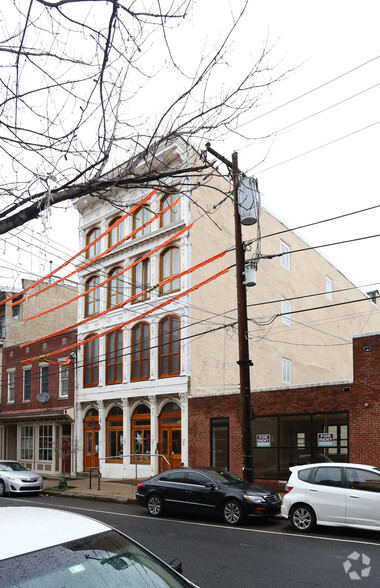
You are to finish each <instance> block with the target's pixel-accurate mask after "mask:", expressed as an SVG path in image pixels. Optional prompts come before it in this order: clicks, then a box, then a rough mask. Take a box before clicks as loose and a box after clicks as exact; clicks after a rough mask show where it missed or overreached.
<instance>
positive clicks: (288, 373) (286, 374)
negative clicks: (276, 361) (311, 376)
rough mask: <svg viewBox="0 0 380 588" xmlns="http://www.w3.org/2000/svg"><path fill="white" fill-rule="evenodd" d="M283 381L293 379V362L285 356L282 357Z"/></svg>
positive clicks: (288, 382) (289, 381) (288, 381)
mask: <svg viewBox="0 0 380 588" xmlns="http://www.w3.org/2000/svg"><path fill="white" fill-rule="evenodd" d="M282 381H283V382H285V383H286V384H290V383H291V381H292V362H291V361H290V359H285V358H284V357H283V358H282Z"/></svg>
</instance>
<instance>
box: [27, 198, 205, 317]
mask: <svg viewBox="0 0 380 588" xmlns="http://www.w3.org/2000/svg"><path fill="white" fill-rule="evenodd" d="M178 200H179V198H178V199H177V200H176V201H175V202H173V203H172V204H171V205H169V206H167V207H166V208H165V209H164V210H162V211H161V213H160V214H164V213H165V212H167V210H168V209H169V208H171V206H174V204H175V203H176V202H178ZM149 222H152V220H151V221H149ZM146 224H148V222H147V223H144V225H142V226H141V227H139V228H138V229H136V230H135V231H133V232H132V233H130V235H134V234H135V233H136V232H137V231H138V230H141V229H142V228H144V227H145V225H146ZM193 224H194V223H191V224H190V225H187V226H186V227H185V228H183V229H181V231H179V232H178V233H176V234H175V235H173V236H172V237H170V239H168V240H167V241H165V242H164V243H162V244H161V245H158V246H157V247H155V248H154V249H152V251H149V252H148V253H146V254H145V255H143V256H142V257H139V258H138V259H136V260H135V261H133V262H132V263H131V264H130V265H128V266H127V267H125V268H123V269H121V270H120V271H119V272H117V273H116V274H112V276H110V277H109V278H106V279H105V280H103V282H100V283H99V284H97V285H96V286H93V287H92V288H89V289H88V290H86V291H85V292H82V293H81V294H78V296H74V297H73V298H70V300H66V301H65V302H62V303H61V304H58V305H57V306H53V307H52V308H48V309H47V310H44V311H42V312H39V313H38V314H34V315H33V316H29V317H27V318H26V319H25V321H31V320H32V319H35V318H38V317H41V316H43V315H45V314H48V313H49V312H53V311H54V310H58V309H59V308H62V307H63V306H67V305H68V304H71V302H75V300H79V298H83V296H87V294H89V293H90V292H93V291H94V290H96V289H97V288H100V287H101V286H104V285H105V284H108V283H109V282H111V281H112V280H115V279H116V278H118V277H119V276H121V275H122V274H124V273H125V272H127V271H128V270H130V269H131V268H133V267H134V266H135V265H137V264H138V263H140V262H142V261H144V259H147V258H148V257H150V256H151V255H153V254H154V253H156V251H158V250H159V249H161V248H162V247H165V246H166V245H168V244H169V243H170V242H171V241H173V240H174V239H176V238H177V237H179V236H180V235H181V234H182V233H184V232H185V231H186V230H187V229H191V227H192V226H193ZM120 243H122V241H119V243H118V244H120ZM40 292H42V290H40ZM29 298H31V297H29ZM29 298H28V299H29Z"/></svg>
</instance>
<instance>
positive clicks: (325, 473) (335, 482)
mask: <svg viewBox="0 0 380 588" xmlns="http://www.w3.org/2000/svg"><path fill="white" fill-rule="evenodd" d="M307 498H308V502H309V504H310V505H311V506H312V507H313V508H314V510H315V512H316V515H317V522H320V523H323V522H326V523H338V524H344V523H345V520H346V489H345V488H344V483H343V479H342V470H341V468H340V467H323V466H321V467H319V468H317V470H316V473H315V478H314V482H313V483H312V484H310V486H308V488H307Z"/></svg>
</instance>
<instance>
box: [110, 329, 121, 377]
mask: <svg viewBox="0 0 380 588" xmlns="http://www.w3.org/2000/svg"><path fill="white" fill-rule="evenodd" d="M122 380H123V331H121V330H117V331H113V332H112V333H109V334H108V335H107V355H106V384H119V383H120V382H122Z"/></svg>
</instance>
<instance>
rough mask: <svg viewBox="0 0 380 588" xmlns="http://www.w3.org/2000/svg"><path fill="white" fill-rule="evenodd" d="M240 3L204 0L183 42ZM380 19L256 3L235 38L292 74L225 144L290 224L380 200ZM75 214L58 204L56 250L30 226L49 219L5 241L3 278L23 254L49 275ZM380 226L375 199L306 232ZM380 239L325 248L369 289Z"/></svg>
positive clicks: (241, 54) (220, 22)
mask: <svg viewBox="0 0 380 588" xmlns="http://www.w3.org/2000/svg"><path fill="white" fill-rule="evenodd" d="M240 4H241V2H240V0H199V1H198V3H197V6H196V9H195V13H194V21H193V23H191V24H189V26H188V27H187V30H186V31H182V33H181V35H180V36H179V38H178V47H177V51H182V52H185V53H186V52H187V53H189V54H190V53H191V52H192V51H193V52H194V54H195V53H196V48H197V44H198V43H200V42H203V41H202V40H204V39H206V38H208V39H209V41H211V42H212V40H213V39H217V38H218V37H219V35H220V31H221V30H222V29H223V28H225V27H226V26H227V24H228V23H229V22H230V20H231V6H232V11H236V8H237V7H238V6H239V5H240ZM379 22H380V3H379V2H378V0H362V1H361V2H358V1H357V0H355V1H354V0H318V1H317V0H307V1H306V0H286V1H284V0H265V2H259V1H255V0H249V2H248V10H247V14H246V16H245V18H244V23H243V26H242V28H241V31H240V34H239V37H238V40H237V41H236V42H235V44H234V48H233V50H234V52H235V54H236V56H237V58H238V60H240V61H241V63H244V62H245V60H247V59H253V58H254V56H255V55H257V54H258V52H259V51H261V49H262V47H263V46H264V44H265V42H267V43H268V46H271V47H272V49H271V52H270V62H271V64H272V65H273V66H274V67H275V71H276V73H279V72H286V71H288V72H289V73H288V75H287V76H286V79H285V80H284V81H282V82H280V83H278V84H276V85H274V86H273V87H272V90H271V94H270V95H268V96H267V97H266V98H265V100H264V101H263V103H262V105H261V106H260V107H259V108H258V109H256V110H255V111H253V112H252V117H251V118H250V122H249V123H247V124H245V125H244V126H242V127H241V129H239V130H240V131H241V133H242V135H244V137H241V138H237V137H235V138H233V139H230V138H228V137H226V140H225V142H224V143H223V144H215V145H214V147H215V148H217V149H218V150H219V151H221V152H223V154H224V155H225V156H226V157H228V158H229V157H230V155H231V153H232V151H233V150H235V149H236V150H237V151H238V156H239V165H240V168H241V169H242V170H243V171H244V172H246V173H249V174H252V175H255V176H256V177H257V178H258V181H259V187H260V190H261V193H262V197H263V204H264V206H265V207H266V208H267V209H269V210H270V211H271V212H273V213H274V214H275V215H276V216H278V217H279V218H280V219H281V220H283V221H284V222H285V223H286V224H287V225H288V226H289V227H290V228H293V227H297V226H299V225H303V224H306V223H310V222H313V221H317V220H323V219H326V218H329V217H333V216H337V215H344V214H346V213H349V212H352V211H356V210H360V209H364V208H367V207H371V206H377V205H380V198H379V187H378V168H379V138H380V108H379V104H380V42H379V33H378V28H379ZM348 72H351V73H348ZM231 75H233V73H231ZM378 84H379V85H378ZM320 111H323V112H320ZM264 137H266V138H264ZM57 216H59V220H58V221H57ZM75 224H76V221H75V216H73V215H71V214H70V213H69V212H61V213H60V214H59V215H57V214H53V216H52V223H51V226H52V228H51V229H49V232H48V233H46V234H47V235H49V238H50V244H51V245H52V247H53V248H54V249H50V250H48V251H47V250H46V249H47V248H46V247H44V246H43V247H42V249H41V248H40V247H39V248H38V247H36V249H35V250H32V253H33V257H31V256H30V251H31V249H30V246H28V241H29V242H30V241H31V240H32V237H31V228H33V227H34V231H35V232H34V238H35V239H39V241H37V242H36V244H37V246H41V244H42V245H43V243H44V239H45V237H44V236H41V228H43V229H44V230H45V229H47V226H48V225H49V222H48V221H47V220H46V222H45V225H42V224H41V223H36V224H34V225H31V227H29V228H27V229H26V230H25V231H22V232H21V233H20V234H19V236H18V239H17V240H15V241H14V243H15V245H14V246H13V247H12V248H11V249H10V247H7V248H6V247H5V246H4V244H2V250H1V253H2V255H1V259H2V263H1V265H2V268H3V271H2V272H1V274H2V276H3V279H2V280H0V283H1V285H3V284H4V282H5V281H7V282H8V284H12V283H14V284H16V282H15V272H14V270H12V265H13V266H14V265H15V264H17V266H18V267H19V268H20V267H22V268H23V269H24V271H26V272H27V271H32V272H33V273H35V274H43V273H47V272H48V271H49V269H50V267H49V261H50V259H51V258H52V257H53V252H54V251H55V252H56V253H57V254H58V253H59V255H60V256H61V257H63V256H65V255H66V256H67V255H68V254H69V250H70V251H71V252H72V251H73V250H74V249H75V248H76V242H75V238H76V237H75V235H76V226H75ZM379 227H380V208H375V209H373V210H371V211H370V212H368V213H361V214H356V215H352V216H350V217H347V218H344V219H342V220H340V221H334V222H331V223H323V224H319V225H317V226H316V227H314V228H313V229H307V230H306V229H305V230H302V231H300V234H301V236H303V237H304V238H305V239H306V240H307V241H308V242H309V243H310V244H312V245H314V246H316V245H319V244H325V243H333V242H336V241H341V240H344V239H353V238H356V237H367V236H369V235H375V234H377V233H380V230H379ZM56 242H57V244H56ZM379 244H380V239H379V238H372V239H367V240H361V241H358V242H354V243H352V244H345V245H340V246H334V247H330V248H328V249H321V250H320V252H321V253H323V254H324V255H326V256H327V257H328V259H329V260H330V261H332V262H333V263H334V265H336V267H337V268H338V269H340V270H341V271H342V272H343V273H344V274H345V275H346V276H347V277H348V278H350V279H351V280H352V281H353V282H354V283H355V285H357V286H359V287H362V288H363V290H365V291H367V290H370V289H374V288H376V287H379V286H380V270H379V269H378V263H377V257H378V254H379V251H380V246H379ZM263 251H264V252H266V251H265V247H263ZM4 268H9V269H4ZM258 277H259V276H258ZM371 284H374V286H372V285H371ZM370 285H371V286H370Z"/></svg>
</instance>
